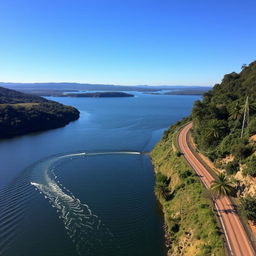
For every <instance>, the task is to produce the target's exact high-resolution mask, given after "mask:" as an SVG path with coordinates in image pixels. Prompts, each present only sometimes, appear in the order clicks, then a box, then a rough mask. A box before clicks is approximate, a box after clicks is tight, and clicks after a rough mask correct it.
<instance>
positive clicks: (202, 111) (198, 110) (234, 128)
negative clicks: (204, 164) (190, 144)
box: [192, 61, 256, 160]
mask: <svg viewBox="0 0 256 256" xmlns="http://www.w3.org/2000/svg"><path fill="white" fill-rule="evenodd" d="M247 96H248V102H249V106H248V109H249V115H250V118H249V123H248V118H246V120H245V121H246V122H245V131H244V136H243V138H242V139H241V138H240V137H241V128H242V122H243V116H244V111H245V102H246V97H247ZM255 99H256V61H255V62H252V63H251V64H250V65H248V66H243V69H242V71H241V72H240V74H237V73H235V72H233V73H231V74H227V75H225V76H224V78H223V80H222V83H221V84H216V85H215V86H214V87H213V89H212V90H211V91H208V92H207V93H205V94H204V97H203V99H202V101H196V102H195V103H194V107H193V110H192V120H193V131H192V133H193V137H194V139H195V142H196V143H197V146H198V148H199V149H200V150H201V151H202V152H203V153H205V154H206V155H208V157H210V159H211V160H216V159H218V158H222V157H225V156H226V155H229V154H233V155H234V156H235V158H236V159H237V160H242V159H245V158H247V157H249V156H250V155H251V154H252V153H253V151H252V148H251V146H250V142H249V136H251V135H254V134H256V100H255Z"/></svg>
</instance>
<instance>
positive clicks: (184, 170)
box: [151, 126, 225, 256]
mask: <svg viewBox="0 0 256 256" xmlns="http://www.w3.org/2000/svg"><path fill="white" fill-rule="evenodd" d="M176 130H177V126H174V127H172V128H171V129H169V131H168V132H166V133H165V136H164V138H163V139H162V140H161V141H160V142H159V143H158V145H157V146H156V147H155V148H154V150H153V151H152V152H151V158H152V162H153V165H154V167H155V171H156V172H160V173H162V174H164V175H166V176H167V177H170V180H171V181H170V184H169V191H170V194H171V195H172V196H171V197H169V200H165V199H164V198H159V201H160V203H161V204H162V207H163V212H164V215H165V222H166V225H167V227H168V240H169V242H170V244H171V245H170V246H171V247H170V250H169V255H184V256H189V255H193V256H205V255H216V256H217V255H218V256H221V255H225V254H224V249H223V241H222V238H221V234H220V231H219V229H218V225H217V223H216V219H215V217H214V214H213V207H212V203H211V201H210V199H209V198H208V197H207V196H206V195H207V192H206V190H205V189H204V187H203V185H202V184H201V183H200V181H199V179H198V177H197V176H196V175H195V173H194V171H193V170H191V168H190V167H189V166H188V164H187V163H186V162H185V160H184V158H183V157H182V156H179V154H177V151H176V152H175V150H174V147H173V144H174V145H175V141H176V132H175V131H176Z"/></svg>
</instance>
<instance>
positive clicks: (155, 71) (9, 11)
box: [0, 0, 256, 85]
mask: <svg viewBox="0 0 256 256" xmlns="http://www.w3.org/2000/svg"><path fill="white" fill-rule="evenodd" d="M255 13H256V1H255V0H243V1H242V0H239V1H238V0H0V81H1V82H80V83H102V84H123V85H139V84H140V85H214V84H215V83H219V82H221V79H222V77H223V75H224V74H226V73H230V72H233V71H236V72H240V70H241V66H242V65H243V64H249V63H250V62H252V61H254V60H256V15H255Z"/></svg>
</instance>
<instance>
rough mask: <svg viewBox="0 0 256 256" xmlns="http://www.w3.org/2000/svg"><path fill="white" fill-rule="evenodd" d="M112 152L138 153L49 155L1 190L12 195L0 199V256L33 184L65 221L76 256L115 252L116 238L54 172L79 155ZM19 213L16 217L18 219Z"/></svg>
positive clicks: (126, 153)
mask: <svg viewBox="0 0 256 256" xmlns="http://www.w3.org/2000/svg"><path fill="white" fill-rule="evenodd" d="M114 154H125V155H128V154H132V155H133V154H136V155H137V154H140V152H96V153H86V152H79V153H72V154H63V155H57V156H52V157H50V158H47V159H44V160H42V161H39V162H37V163H36V164H34V165H33V166H32V167H30V168H29V175H27V176H26V179H25V178H23V179H20V182H18V183H16V184H15V186H12V187H11V188H9V189H8V188H7V189H6V190H5V191H2V192H1V193H0V195H2V194H4V195H5V196H4V197H1V198H3V199H4V198H7V197H8V198H10V194H11V197H12V199H11V200H8V203H6V202H5V200H0V202H1V201H3V205H2V206H5V207H2V208H1V210H0V234H1V235H0V236H4V237H3V238H5V239H3V240H2V239H0V241H1V242H0V243H1V244H0V246H1V250H0V255H2V254H1V252H4V250H5V249H6V248H8V247H9V246H10V244H11V241H12V237H11V236H8V234H11V233H15V232H12V231H13V230H14V229H15V225H13V224H14V223H17V222H18V220H19V218H20V217H21V216H22V214H20V213H19V211H20V210H21V209H24V207H23V206H24V205H25V202H26V201H28V200H29V197H30V196H31V194H32V191H31V188H33V187H34V188H35V189H36V190H37V191H39V192H40V193H41V194H42V195H43V196H44V197H45V198H46V199H47V200H48V201H49V203H50V205H51V206H52V207H54V208H55V209H56V212H57V214H58V216H59V218H60V219H61V221H62V222H63V224H64V227H65V229H66V232H67V235H68V236H69V237H70V239H71V240H72V242H73V243H74V245H75V248H76V251H77V253H78V254H79V255H102V253H103V252H104V250H105V251H107V250H113V252H115V254H116V253H117V252H118V246H117V243H116V242H115V241H114V239H115V237H114V235H113V234H112V233H111V231H110V230H109V229H108V228H107V227H106V225H104V223H103V222H102V221H101V219H100V218H99V217H98V216H97V215H96V214H94V213H93V212H92V210H91V209H90V208H89V206H88V205H86V204H84V203H81V202H80V200H79V199H78V198H77V197H75V196H74V195H73V194H72V192H71V191H70V190H68V189H67V188H66V187H65V186H63V185H62V184H61V183H60V181H59V180H58V177H57V175H56V174H55V170H56V169H57V168H58V166H60V165H62V164H63V163H64V161H69V160H71V159H74V158H81V157H89V156H97V155H114ZM28 184H29V185H30V186H28ZM31 185H32V186H31ZM17 191H18V192H19V193H17ZM28 191H29V193H28ZM8 194H9V195H8ZM22 202H23V204H24V205H23V206H22ZM18 216H19V218H17V217H18ZM6 235H7V236H6ZM1 238H2V237H1Z"/></svg>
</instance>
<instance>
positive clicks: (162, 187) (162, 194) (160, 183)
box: [155, 172, 171, 200]
mask: <svg viewBox="0 0 256 256" xmlns="http://www.w3.org/2000/svg"><path fill="white" fill-rule="evenodd" d="M170 181H171V180H170V178H168V177H167V176H165V175H164V174H162V173H161V172H158V173H157V174H156V184H155V193H156V195H157V197H158V198H163V199H164V200H168V196H169V188H168V186H169V184H170Z"/></svg>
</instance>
